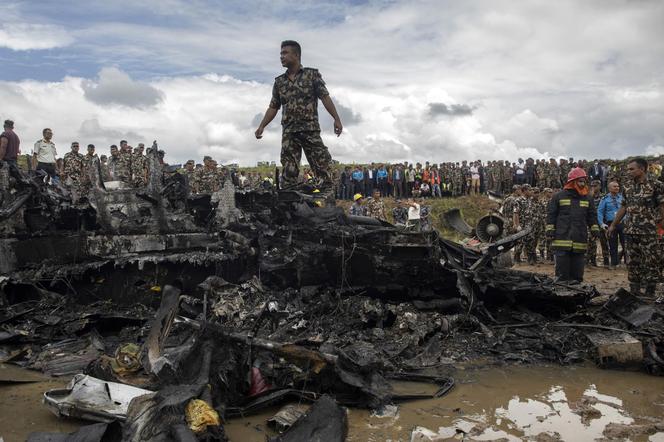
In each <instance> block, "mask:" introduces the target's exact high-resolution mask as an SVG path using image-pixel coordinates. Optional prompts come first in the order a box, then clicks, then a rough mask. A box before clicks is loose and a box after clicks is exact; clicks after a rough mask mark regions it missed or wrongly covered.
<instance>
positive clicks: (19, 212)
mask: <svg viewBox="0 0 664 442" xmlns="http://www.w3.org/2000/svg"><path fill="white" fill-rule="evenodd" d="M3 173H4V175H3V177H2V179H3V180H4V181H5V183H6V184H7V186H6V187H5V189H9V188H11V189H14V190H13V191H5V192H4V194H3V200H2V210H3V212H2V214H3V216H2V219H0V226H1V229H0V230H1V231H2V236H1V238H0V256H2V258H3V264H2V266H0V270H2V276H0V288H1V289H2V292H1V293H0V296H1V298H0V303H1V305H2V310H1V311H0V325H1V327H2V329H1V330H0V361H1V362H3V363H12V364H16V365H18V366H21V367H26V368H31V369H35V370H40V371H42V372H44V373H46V374H49V375H53V376H69V377H71V376H79V377H76V378H75V380H76V382H74V383H72V385H71V388H70V390H69V391H63V392H58V393H57V394H56V393H52V394H51V396H49V398H50V401H47V402H49V406H50V407H51V408H53V409H54V410H55V411H57V412H59V413H61V414H64V415H69V416H74V417H82V416H85V417H86V418H87V419H91V416H92V415H93V414H94V413H93V412H96V415H97V419H94V418H93V420H97V421H100V422H104V423H103V424H99V425H97V426H94V427H89V428H87V429H83V430H81V431H83V432H85V433H86V434H89V435H88V436H86V437H88V439H85V440H100V438H101V436H100V435H104V437H105V439H104V440H119V438H121V439H123V440H141V441H146V440H155V441H156V440H196V439H198V440H224V439H225V438H226V437H225V434H224V427H223V422H224V421H225V420H226V419H228V418H230V417H233V416H244V415H249V414H252V413H256V412H258V411H260V410H263V409H265V407H267V406H270V405H274V404H279V403H284V402H286V401H288V400H292V399H293V398H295V399H297V400H298V401H301V402H306V403H314V404H315V405H314V406H313V408H312V409H311V410H310V412H309V413H307V414H305V415H304V416H302V417H301V419H300V420H297V421H296V422H295V423H293V425H292V427H291V430H289V431H287V432H285V433H284V435H283V436H282V437H281V438H280V439H279V440H283V441H291V440H293V441H294V440H306V437H305V436H302V434H308V435H309V436H311V434H320V435H329V434H333V436H329V437H330V438H332V439H338V440H343V438H344V437H345V434H346V430H345V428H346V423H345V415H344V414H343V413H339V411H338V410H339V408H338V404H341V405H344V406H350V407H361V408H371V409H376V410H381V409H384V407H386V406H389V405H390V404H393V403H398V402H400V401H406V400H411V399H417V398H423V397H433V396H442V395H445V394H446V393H447V392H449V391H450V389H452V388H453V386H454V380H453V367H454V365H455V364H462V363H469V362H472V361H477V360H482V361H484V363H513V362H517V363H529V364H532V363H555V364H565V365H568V364H577V363H581V362H584V361H590V360H596V361H597V362H598V363H601V364H603V365H605V366H615V365H625V364H627V365H635V366H636V367H637V368H639V369H642V370H646V371H648V372H650V373H652V374H661V373H662V370H663V369H664V361H663V360H662V358H663V356H661V355H663V354H664V351H662V350H664V342H663V341H662V336H663V332H664V320H663V317H662V312H661V310H660V307H659V306H657V305H654V304H651V303H648V302H646V301H644V300H642V299H638V298H635V297H633V296H631V295H630V294H629V293H627V292H625V291H620V290H617V291H616V290H614V288H617V287H613V286H611V284H610V283H613V281H609V282H607V284H606V285H604V286H601V288H600V290H598V288H597V287H595V286H593V285H589V284H586V285H578V284H577V285H564V284H559V283H556V282H555V281H554V280H552V279H551V278H550V277H548V276H546V275H542V274H537V273H532V272H530V271H522V270H521V269H519V268H517V269H508V268H502V267H501V266H499V265H498V262H497V259H496V258H497V257H498V255H499V254H501V253H504V252H505V251H507V250H509V249H510V248H511V247H512V246H513V245H514V242H515V241H516V240H517V237H508V238H504V239H502V240H501V241H499V242H498V243H496V244H492V245H491V246H489V247H486V248H473V249H471V248H466V247H464V246H461V245H459V244H457V243H454V242H452V241H449V240H446V239H444V238H442V237H440V236H439V234H438V233H437V232H436V231H429V232H412V231H407V230H404V229H403V228H400V227H395V226H393V225H391V224H389V223H383V222H379V221H376V220H374V219H370V218H363V217H348V216H346V215H345V214H344V212H343V210H341V209H340V208H338V207H334V206H326V205H325V204H324V201H322V200H320V199H317V197H316V195H315V194H312V193H311V192H310V189H306V188H301V189H293V190H289V191H280V192H276V191H248V192H237V193H236V192H235V191H234V190H233V189H232V188H229V187H225V188H223V189H222V190H220V191H219V192H217V193H216V194H214V195H212V196H206V195H202V196H189V195H188V194H187V189H186V186H184V187H183V183H181V182H178V181H176V180H171V181H169V180H168V179H167V180H166V183H165V184H164V183H162V182H161V180H157V179H156V178H154V177H151V182H150V184H149V185H148V187H147V189H145V190H143V189H140V190H135V189H133V190H132V189H128V190H120V191H108V190H105V189H104V188H103V187H102V186H103V183H101V182H100V181H99V180H98V179H96V180H94V179H93V180H92V181H93V182H95V183H98V184H97V185H96V186H95V188H94V189H93V191H92V193H91V196H90V198H89V199H75V198H73V197H72V196H71V195H68V194H67V193H66V192H65V191H63V190H62V189H59V188H56V187H53V186H45V185H43V183H42V184H40V183H39V182H37V181H36V180H34V179H32V178H30V177H28V176H25V175H23V174H21V173H19V172H18V171H16V170H14V171H9V172H8V171H7V170H6V169H3ZM91 174H92V175H93V178H94V174H95V171H94V170H91ZM97 178H98V177H97ZM10 212H11V213H10ZM598 332H600V333H603V334H606V335H611V334H616V336H623V335H629V336H630V337H632V338H633V339H634V340H636V341H637V342H638V343H639V345H640V346H641V349H642V357H641V358H640V359H634V356H633V354H632V353H630V355H631V356H630V357H629V358H628V359H625V360H623V359H621V357H622V356H621V355H624V354H625V353H624V351H625V348H624V346H621V345H620V342H622V341H620V342H618V341H616V342H614V341H610V342H608V344H607V345H606V346H604V347H602V349H601V350H602V351H603V352H604V353H601V354H600V353H599V351H600V349H598V348H597V347H596V346H595V345H593V343H592V342H594V341H593V340H592V339H591V338H590V339H589V335H590V334H591V333H598ZM602 345H604V344H602ZM612 352H613V353H612ZM85 375H87V376H88V377H80V376H85ZM97 380H99V382H100V384H99V389H96V390H95V388H97V387H95V386H94V385H92V384H94V383H95V382H97ZM400 381H410V382H420V383H426V384H431V385H432V386H434V392H433V393H427V394H405V393H402V392H399V391H398V390H397V389H395V385H396V383H397V382H400ZM122 385H130V386H133V387H137V388H140V389H143V390H147V391H149V392H150V393H149V394H143V393H142V391H141V395H137V396H136V397H134V398H133V399H131V398H130V399H129V401H128V402H127V407H126V408H122V409H121V410H120V411H117V410H116V411H114V413H115V415H114V416H115V417H114V418H113V419H115V420H114V421H113V422H110V423H109V422H108V421H109V420H110V419H109V418H108V416H109V410H108V409H105V408H104V407H107V406H108V407H115V408H114V410H115V409H116V408H117V406H118V405H120V404H117V403H116V402H122V401H114V400H112V397H113V394H115V393H113V392H114V391H116V390H113V388H117V391H118V392H124V390H123V387H122ZM79 389H83V390H80V391H79ZM86 389H87V390H86ZM90 389H92V390H90ZM81 391H85V392H86V393H85V394H84V395H83V394H82V393H81ZM89 391H96V392H98V393H99V394H100V395H101V396H100V397H101V399H100V401H101V402H95V403H94V404H93V405H92V406H91V405H90V403H87V404H86V403H83V402H82V401H80V400H77V398H80V397H83V396H86V395H88V392H89ZM104 392H106V393H108V394H107V396H108V398H106V397H104V395H103V393H104ZM95 394H97V393H95ZM122 394H124V393H122ZM123 397H124V396H123ZM330 398H333V399H334V400H332V399H330ZM107 399H108V400H107ZM104 401H105V402H104ZM105 403H107V404H106V405H105ZM86 407H87V408H86ZM90 408H92V409H90ZM322 421H327V422H328V423H329V424H330V425H332V426H333V428H330V426H329V425H320V422H322ZM303 428H304V430H303ZM312 432H313V433H312ZM44 437H47V436H45V435H39V436H35V437H34V438H33V439H32V440H45V439H43V438H44ZM326 437H328V436H326ZM40 438H42V439H40ZM95 438H96V439H95ZM330 438H326V439H325V440H332V439H330Z"/></svg>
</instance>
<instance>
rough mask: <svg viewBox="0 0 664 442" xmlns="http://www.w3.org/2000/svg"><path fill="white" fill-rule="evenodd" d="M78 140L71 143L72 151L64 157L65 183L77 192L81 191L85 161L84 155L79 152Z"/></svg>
mask: <svg viewBox="0 0 664 442" xmlns="http://www.w3.org/2000/svg"><path fill="white" fill-rule="evenodd" d="M78 149H79V145H78V141H74V142H73V143H71V151H70V152H67V153H66V154H65V157H64V159H63V162H64V165H63V169H64V176H63V182H64V183H65V185H66V186H67V187H69V188H71V189H73V190H76V191H77V192H80V191H81V184H82V182H81V180H82V175H83V162H84V157H83V155H81V154H80V153H78Z"/></svg>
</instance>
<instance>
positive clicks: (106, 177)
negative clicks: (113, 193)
mask: <svg viewBox="0 0 664 442" xmlns="http://www.w3.org/2000/svg"><path fill="white" fill-rule="evenodd" d="M99 165H100V166H101V179H102V180H103V181H111V180H112V178H111V172H110V170H109V169H108V157H107V156H106V155H102V156H100V157H99Z"/></svg>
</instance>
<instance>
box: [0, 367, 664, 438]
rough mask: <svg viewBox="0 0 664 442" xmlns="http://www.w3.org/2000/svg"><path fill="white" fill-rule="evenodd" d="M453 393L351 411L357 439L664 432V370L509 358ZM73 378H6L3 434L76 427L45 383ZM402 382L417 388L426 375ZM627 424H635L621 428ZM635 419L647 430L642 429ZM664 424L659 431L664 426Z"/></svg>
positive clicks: (259, 419)
mask: <svg viewBox="0 0 664 442" xmlns="http://www.w3.org/2000/svg"><path fill="white" fill-rule="evenodd" d="M455 377H456V379H457V386H456V387H455V388H454V389H453V390H452V391H451V392H450V393H449V394H448V395H447V396H445V397H443V398H440V399H432V400H424V401H416V402H409V403H405V404H401V405H399V406H396V407H387V409H386V410H384V412H383V414H382V415H380V416H378V415H376V414H374V413H372V412H370V411H367V410H357V409H351V410H349V412H348V413H349V414H348V415H349V424H350V429H349V436H348V440H349V441H376V442H378V441H381V442H382V441H387V440H391V441H395V442H396V441H410V440H411V435H412V433H413V430H414V429H416V428H417V429H418V430H419V431H418V432H417V434H418V435H420V436H422V437H421V438H419V439H418V438H417V437H419V436H414V438H413V440H422V441H428V440H446V439H448V438H453V437H455V436H456V437H457V438H460V437H461V436H462V435H463V433H466V440H496V439H503V440H515V441H517V440H524V439H525V440H555V439H552V438H551V436H554V437H558V438H559V440H574V441H585V440H588V441H591V440H596V439H601V438H603V437H604V438H611V437H613V439H612V440H623V439H625V438H629V440H633V441H648V440H649V441H664V427H657V425H656V423H657V422H661V421H662V420H663V419H664V378H658V377H653V376H648V375H646V374H642V373H633V372H621V371H608V370H599V369H596V368H589V367H574V368H561V367H507V368H495V367H492V368H487V369H482V370H475V369H473V370H467V371H459V372H457V374H456V376H455ZM66 381H67V380H66V379H61V380H49V381H45V382H44V381H42V382H30V383H20V384H17V383H0V437H2V438H4V441H6V442H10V441H23V440H25V439H26V437H27V435H28V434H29V433H31V432H33V431H65V432H69V431H74V430H76V429H77V428H78V427H79V425H81V424H83V422H80V421H74V420H69V419H58V418H57V417H55V416H54V415H52V414H51V413H50V412H49V411H48V410H46V408H45V407H44V406H43V405H42V404H41V397H42V394H43V392H44V391H45V390H47V389H50V388H59V387H61V386H62V385H64V384H65V383H66ZM399 388H400V389H404V390H413V391H418V390H421V389H422V386H421V385H419V384H411V383H404V384H402V385H400V387H399ZM277 410H278V408H272V409H270V410H267V411H265V412H264V413H261V414H259V415H255V416H250V417H247V418H244V419H234V420H231V421H230V422H227V423H226V433H227V435H228V436H229V438H230V440H231V441H242V442H252V441H256V442H263V441H265V438H266V436H267V435H274V434H275V433H274V432H273V431H272V430H270V429H269V428H268V427H267V425H266V421H267V419H268V418H269V417H271V416H272V415H273V414H274V413H275V412H276V411H277ZM621 424H622V425H625V426H627V427H630V428H631V429H625V428H624V427H621ZM634 428H637V429H639V431H634ZM658 428H660V430H658Z"/></svg>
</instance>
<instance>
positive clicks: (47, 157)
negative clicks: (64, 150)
mask: <svg viewBox="0 0 664 442" xmlns="http://www.w3.org/2000/svg"><path fill="white" fill-rule="evenodd" d="M42 135H43V138H42V139H41V140H38V141H36V142H35V145H34V147H33V149H32V167H33V169H35V170H43V171H44V172H46V173H47V174H48V178H47V181H48V180H49V179H52V178H53V177H55V175H56V171H55V157H56V156H57V155H58V152H57V151H56V150H55V143H53V131H52V130H51V129H49V128H46V129H44V130H43V131H42Z"/></svg>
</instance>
